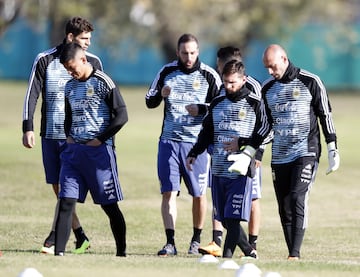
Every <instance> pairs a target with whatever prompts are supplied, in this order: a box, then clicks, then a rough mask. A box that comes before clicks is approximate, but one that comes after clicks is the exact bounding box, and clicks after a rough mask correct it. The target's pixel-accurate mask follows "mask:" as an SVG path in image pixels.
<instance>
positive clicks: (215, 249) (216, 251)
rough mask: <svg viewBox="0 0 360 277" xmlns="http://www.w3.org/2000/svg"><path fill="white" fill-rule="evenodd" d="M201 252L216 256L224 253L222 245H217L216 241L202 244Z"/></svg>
mask: <svg viewBox="0 0 360 277" xmlns="http://www.w3.org/2000/svg"><path fill="white" fill-rule="evenodd" d="M199 253H201V254H203V255H207V254H209V255H213V256H214V257H221V255H222V251H221V247H220V246H219V245H217V244H216V243H215V241H212V242H210V243H209V244H208V245H207V246H203V247H201V246H200V247H199Z"/></svg>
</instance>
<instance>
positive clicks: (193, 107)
mask: <svg viewBox="0 0 360 277" xmlns="http://www.w3.org/2000/svg"><path fill="white" fill-rule="evenodd" d="M185 109H186V110H187V111H188V113H189V114H190V115H191V116H197V115H198V114H199V107H198V105H197V104H189V105H186V106H185Z"/></svg>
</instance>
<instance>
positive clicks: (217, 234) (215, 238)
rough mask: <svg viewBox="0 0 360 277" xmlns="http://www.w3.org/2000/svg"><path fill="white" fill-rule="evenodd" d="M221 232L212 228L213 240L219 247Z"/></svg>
mask: <svg viewBox="0 0 360 277" xmlns="http://www.w3.org/2000/svg"><path fill="white" fill-rule="evenodd" d="M222 235H223V232H222V231H219V230H213V241H214V242H215V243H216V244H217V245H218V246H219V247H221V243H222Z"/></svg>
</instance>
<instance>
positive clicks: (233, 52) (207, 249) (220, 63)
mask: <svg viewBox="0 0 360 277" xmlns="http://www.w3.org/2000/svg"><path fill="white" fill-rule="evenodd" d="M232 60H237V61H240V62H242V55H241V52H240V49H239V48H237V47H233V46H226V47H222V48H220V49H219V50H218V51H217V58H216V64H217V70H218V72H219V74H220V75H222V73H223V69H224V66H225V64H226V63H227V62H230V61H232ZM245 86H246V87H247V88H248V89H249V90H250V91H251V92H253V93H255V94H257V95H259V96H260V95H261V85H260V83H259V82H258V81H257V80H256V79H254V78H253V77H251V76H249V75H247V76H246V83H245ZM264 149H265V146H264V145H262V146H261V147H260V148H259V149H257V151H256V154H255V162H256V169H255V170H256V171H255V176H254V178H252V181H253V182H252V183H253V184H252V185H253V186H252V187H253V189H252V204H251V213H250V220H249V223H248V232H249V234H248V236H249V243H250V244H251V246H252V247H253V248H254V249H255V250H256V247H257V239H258V235H259V230H260V212H261V211H260V198H261V160H262V156H263V153H264ZM210 184H211V182H210ZM212 226H213V231H212V238H213V239H212V241H211V242H210V243H209V244H208V245H206V246H200V247H199V252H200V253H201V254H210V255H213V256H215V257H220V256H221V255H222V249H221V243H222V234H223V226H222V224H221V222H220V221H218V220H216V219H215V218H214V216H213V219H212Z"/></svg>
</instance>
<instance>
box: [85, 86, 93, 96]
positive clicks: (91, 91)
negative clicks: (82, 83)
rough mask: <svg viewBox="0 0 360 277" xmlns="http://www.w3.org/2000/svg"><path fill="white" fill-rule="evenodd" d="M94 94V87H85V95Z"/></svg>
mask: <svg viewBox="0 0 360 277" xmlns="http://www.w3.org/2000/svg"><path fill="white" fill-rule="evenodd" d="M93 95H94V87H93V86H91V85H90V86H88V88H87V91H86V96H87V97H91V96H93Z"/></svg>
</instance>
